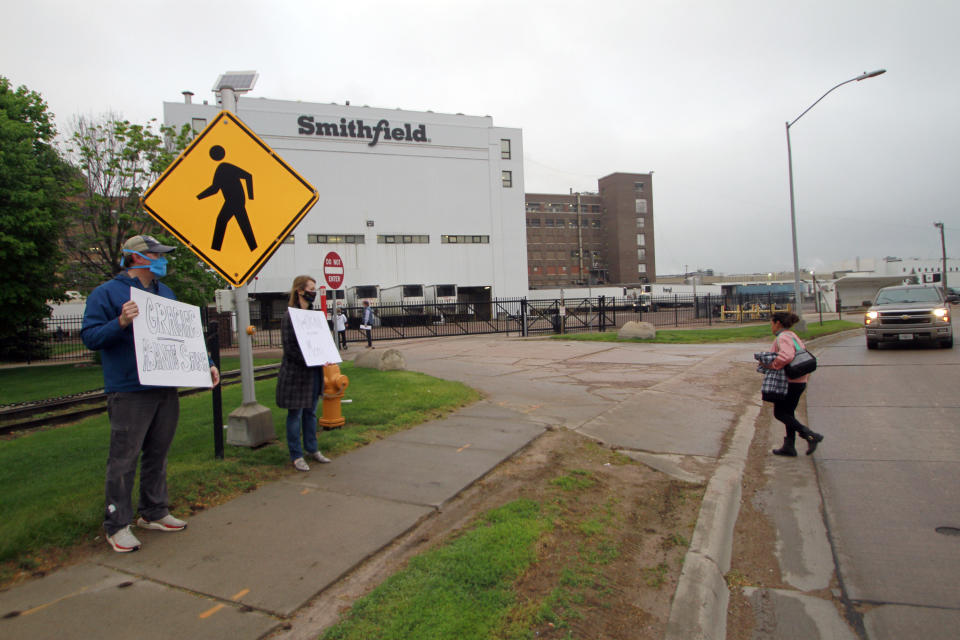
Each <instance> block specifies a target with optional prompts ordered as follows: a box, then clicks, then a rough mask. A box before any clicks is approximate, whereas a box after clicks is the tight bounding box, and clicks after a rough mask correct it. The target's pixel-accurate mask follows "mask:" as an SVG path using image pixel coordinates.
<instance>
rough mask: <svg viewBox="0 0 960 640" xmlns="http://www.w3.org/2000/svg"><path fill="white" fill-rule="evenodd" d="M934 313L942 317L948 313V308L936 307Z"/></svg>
mask: <svg viewBox="0 0 960 640" xmlns="http://www.w3.org/2000/svg"><path fill="white" fill-rule="evenodd" d="M933 315H935V316H937V317H938V318H942V317H944V316H945V315H947V310H946V309H934V310H933Z"/></svg>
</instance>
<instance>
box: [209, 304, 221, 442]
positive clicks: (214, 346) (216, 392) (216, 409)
mask: <svg viewBox="0 0 960 640" xmlns="http://www.w3.org/2000/svg"><path fill="white" fill-rule="evenodd" d="M207 349H209V350H210V359H211V360H213V366H215V367H216V368H217V371H220V324H219V323H218V322H211V323H210V324H209V327H208V329H207ZM220 374H221V384H218V385H217V386H215V387H214V388H213V390H212V393H211V394H210V396H211V397H212V398H213V457H214V458H216V459H217V460H223V394H222V391H221V390H222V388H223V385H222V376H223V372H222V371H220Z"/></svg>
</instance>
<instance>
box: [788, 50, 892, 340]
mask: <svg viewBox="0 0 960 640" xmlns="http://www.w3.org/2000/svg"><path fill="white" fill-rule="evenodd" d="M886 72H887V70H886V69H877V70H876V71H870V72H864V73H861V74H860V75H859V76H857V77H855V78H850V79H849V80H844V81H843V82H841V83H840V84H838V85H836V86H834V87H832V88H831V89H830V91H827V92H826V93H825V94H823V95H822V96H820V97H819V98H818V99H817V101H816V102H814V103H813V104H811V105H810V106H809V107H807V108H806V109H804V110H803V113H801V114H800V115H798V116H797V117H796V118H794V119H793V121H792V122H787V123H786V124H787V170H788V171H789V174H790V231H791V233H792V234H793V295H794V297H795V299H796V305H797V315H798V316H800V324H799V327H798V328H799V329H800V330H803V329H804V328H805V327H806V323H805V322H804V321H803V314H802V313H801V308H800V305H801V303H802V301H803V293H802V291H801V288H800V259H799V256H798V253H797V211H796V204H795V200H794V197H793V151H792V150H791V148H790V127H792V126H793V125H795V124H796V123H797V120H799V119H800V118H802V117H803V116H804V115H806V113H807V111H810V109H813V108H814V107H815V106H817V103H819V102H820V101H821V100H823V99H824V98H826V97H827V96H828V95H829V94H830V93H831V92H833V91H834V90H835V89H838V88H840V87H842V86H843V85H845V84H848V83H850V82H860V81H861V80H866V79H867V78H875V77H876V76H879V75H881V74H884V73H886Z"/></svg>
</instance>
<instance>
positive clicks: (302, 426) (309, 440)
mask: <svg viewBox="0 0 960 640" xmlns="http://www.w3.org/2000/svg"><path fill="white" fill-rule="evenodd" d="M320 371H322V369H319V368H318V369H317V370H316V371H315V372H314V376H313V406H312V407H309V408H305V409H287V449H288V450H289V451H290V460H296V459H297V458H302V457H303V449H306V451H307V453H313V452H315V451H317V450H318V449H319V445H318V444H317V399H319V398H320V385H321V378H320ZM301 432H302V433H303V449H301V448H300V434H301Z"/></svg>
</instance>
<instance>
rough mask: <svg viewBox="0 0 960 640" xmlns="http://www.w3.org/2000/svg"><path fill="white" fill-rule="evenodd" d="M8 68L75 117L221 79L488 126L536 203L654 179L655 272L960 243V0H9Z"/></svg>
mask: <svg viewBox="0 0 960 640" xmlns="http://www.w3.org/2000/svg"><path fill="white" fill-rule="evenodd" d="M3 14H4V15H3V37H2V38H0V61H2V64H0V74H2V75H4V76H6V77H8V78H9V79H10V80H11V82H13V84H14V85H21V84H25V85H27V86H28V87H29V88H30V89H33V90H35V91H38V92H39V93H41V94H42V95H43V96H44V98H45V99H46V100H47V102H48V104H49V106H50V108H51V110H52V111H53V112H54V113H55V114H56V116H57V123H58V126H59V128H60V129H61V131H65V130H67V129H68V128H69V125H70V122H71V121H72V119H73V118H74V117H75V116H77V115H80V114H83V115H98V114H101V113H103V112H106V111H114V112H117V113H120V114H122V115H123V116H124V117H125V118H127V119H130V120H132V121H135V122H145V121H146V120H148V119H149V118H158V119H160V118H162V115H163V112H162V103H163V102H164V101H180V100H182V97H181V95H180V92H181V91H183V90H186V89H189V90H192V91H194V92H195V93H196V94H197V95H196V97H195V99H196V100H198V101H199V100H205V99H206V100H211V101H212V97H213V96H212V93H211V92H210V87H212V86H213V83H214V81H215V80H216V78H217V76H218V75H219V74H220V73H222V72H224V71H227V70H243V69H255V70H257V71H259V73H260V79H259V82H258V84H257V86H256V89H255V90H254V91H253V92H252V93H251V94H250V95H251V96H254V97H267V98H275V99H285V100H303V101H311V102H337V103H341V104H342V103H343V102H344V101H346V100H350V101H351V103H352V104H357V105H370V106H374V107H388V108H394V107H401V108H404V109H412V110H418V111H426V110H433V111H437V112H446V113H458V112H460V113H465V114H468V115H489V116H492V118H493V122H494V124H495V125H497V126H505V127H518V128H521V129H522V130H523V138H524V152H525V153H524V168H525V181H526V183H525V185H524V187H525V190H526V191H527V192H548V193H552V192H559V193H567V192H569V191H570V189H573V190H575V191H578V190H579V191H595V190H596V189H597V178H599V177H602V176H604V175H607V174H609V173H612V172H616V171H623V172H647V171H653V172H654V179H653V210H654V215H655V228H656V252H657V272H658V273H676V272H679V271H680V270H681V269H683V268H684V265H687V268H688V269H690V270H693V269H695V268H698V267H700V268H713V269H715V270H716V271H718V272H724V273H737V272H767V271H776V270H781V269H785V270H792V268H793V257H792V250H791V236H790V198H789V187H788V172H787V147H786V134H785V126H784V125H785V123H786V122H787V121H792V120H793V119H794V118H796V117H797V116H798V115H800V113H801V112H803V110H804V109H806V108H807V107H808V106H810V105H811V104H812V103H813V102H815V101H816V100H817V99H818V98H819V97H820V96H821V95H823V94H824V93H825V92H826V91H827V90H829V89H830V88H831V87H833V86H834V85H836V84H838V83H840V82H843V81H845V80H848V79H850V78H853V77H855V76H857V75H859V74H860V73H862V72H864V71H872V70H874V69H880V68H883V69H886V70H887V73H886V74H885V75H882V76H879V77H877V78H873V79H869V80H865V81H863V82H855V83H850V84H848V85H845V86H843V87H840V88H839V89H837V90H836V91H835V92H833V93H831V94H830V95H829V96H828V97H827V98H826V99H825V100H824V101H823V102H821V103H820V104H818V105H817V106H816V107H815V108H814V109H813V110H812V111H810V112H809V113H807V114H806V115H804V116H803V118H802V119H801V120H800V121H799V122H797V123H796V124H795V125H793V126H792V127H791V129H790V132H791V138H792V143H793V163H794V178H795V187H796V202H797V226H798V237H799V252H800V264H801V266H802V267H807V268H814V269H816V270H817V271H819V272H823V271H824V270H825V269H827V268H828V267H830V266H831V265H833V264H834V263H836V262H838V261H841V260H847V259H853V258H855V257H857V256H861V257H864V258H866V257H882V256H899V257H919V258H938V257H939V256H940V237H939V232H938V231H937V230H936V229H935V228H934V227H933V222H935V221H943V222H944V223H945V226H946V234H947V254H948V255H950V256H956V255H957V253H958V251H957V249H956V247H958V246H960V244H958V243H960V207H958V203H957V199H956V193H955V192H956V191H957V189H958V181H957V179H956V176H957V175H958V174H960V44H958V43H960V38H958V37H957V25H958V24H960V2H957V1H956V0H903V1H891V0H805V1H803V2H783V1H780V0H742V1H741V0H697V1H683V0H620V1H609V0H593V1H592V2H583V1H579V2H567V1H563V2H543V1H524V0H512V1H506V2H504V1H501V0H482V1H479V0H456V1H452V0H437V1H433V0H430V1H427V0H407V1H406V2H396V1H395V0H352V1H351V2H320V1H306V0H300V1H293V0H272V1H271V2H263V1H262V0H255V1H249V0H232V1H212V0H193V1H191V2H182V1H180V0H167V1H165V2H158V1H152V0H141V1H138V2H130V1H129V0H126V1H123V2H115V1H112V0H109V1H108V0H90V1H88V2H83V3H77V2H66V1H64V2H59V1H53V0H32V1H31V2H18V3H12V4H11V3H8V6H5V8H4V11H3Z"/></svg>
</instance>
